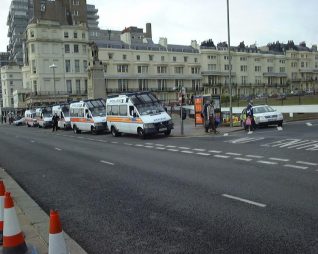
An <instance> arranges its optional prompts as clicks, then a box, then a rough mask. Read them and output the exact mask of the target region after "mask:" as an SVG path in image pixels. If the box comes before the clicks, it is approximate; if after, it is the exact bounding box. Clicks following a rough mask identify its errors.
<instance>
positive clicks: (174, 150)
mask: <svg viewBox="0 0 318 254" xmlns="http://www.w3.org/2000/svg"><path fill="white" fill-rule="evenodd" d="M167 150H168V151H171V152H179V150H177V149H167Z"/></svg>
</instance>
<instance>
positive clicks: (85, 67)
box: [83, 60, 87, 71]
mask: <svg viewBox="0 0 318 254" xmlns="http://www.w3.org/2000/svg"><path fill="white" fill-rule="evenodd" d="M83 68H84V71H87V60H83Z"/></svg>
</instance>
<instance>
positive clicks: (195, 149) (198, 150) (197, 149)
mask: <svg viewBox="0 0 318 254" xmlns="http://www.w3.org/2000/svg"><path fill="white" fill-rule="evenodd" d="M192 150H193V151H197V152H204V151H205V149H200V148H194V149H192Z"/></svg>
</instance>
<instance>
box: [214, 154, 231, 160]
mask: <svg viewBox="0 0 318 254" xmlns="http://www.w3.org/2000/svg"><path fill="white" fill-rule="evenodd" d="M213 156H214V157H216V158H222V159H227V158H229V157H230V156H228V155H220V154H215V155H213Z"/></svg>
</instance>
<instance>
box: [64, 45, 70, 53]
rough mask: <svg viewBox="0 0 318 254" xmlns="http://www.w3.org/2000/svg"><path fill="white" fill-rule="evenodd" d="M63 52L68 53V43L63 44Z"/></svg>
mask: <svg viewBox="0 0 318 254" xmlns="http://www.w3.org/2000/svg"><path fill="white" fill-rule="evenodd" d="M64 52H65V53H70V45H69V44H65V45H64Z"/></svg>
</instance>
